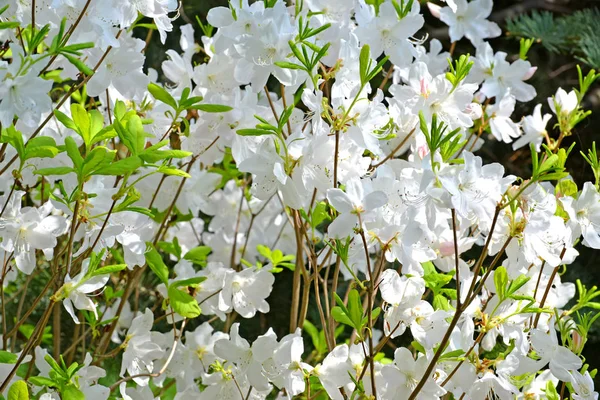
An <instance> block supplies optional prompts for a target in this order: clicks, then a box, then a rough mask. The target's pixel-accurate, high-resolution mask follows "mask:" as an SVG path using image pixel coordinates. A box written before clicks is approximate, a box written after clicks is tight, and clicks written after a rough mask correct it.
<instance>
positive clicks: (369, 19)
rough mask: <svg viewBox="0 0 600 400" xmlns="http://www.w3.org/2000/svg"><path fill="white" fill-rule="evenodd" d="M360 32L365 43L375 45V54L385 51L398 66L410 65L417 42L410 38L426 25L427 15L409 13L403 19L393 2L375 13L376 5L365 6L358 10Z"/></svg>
mask: <svg viewBox="0 0 600 400" xmlns="http://www.w3.org/2000/svg"><path fill="white" fill-rule="evenodd" d="M357 20H358V28H357V29H356V35H357V36H358V39H359V40H360V41H361V43H362V44H368V45H369V46H370V47H371V53H372V55H373V57H375V58H378V57H379V56H380V55H381V53H383V52H385V54H386V55H388V56H389V57H390V61H391V62H392V63H394V65H398V66H403V65H408V64H410V62H411V61H412V59H413V55H412V50H413V45H412V44H411V43H410V41H409V39H410V38H411V37H412V36H413V35H414V34H415V33H416V32H417V31H418V30H419V29H421V27H422V26H423V23H424V20H423V16H422V15H421V14H418V13H409V14H408V15H407V16H405V17H404V18H402V19H399V17H398V14H397V12H396V10H395V9H394V6H393V5H392V3H391V2H385V3H383V4H382V5H381V6H380V8H379V14H378V15H375V9H374V7H373V6H372V5H364V3H363V4H362V5H361V7H360V8H359V10H357Z"/></svg>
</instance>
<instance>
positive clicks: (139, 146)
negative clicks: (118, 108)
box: [127, 114, 147, 154]
mask: <svg viewBox="0 0 600 400" xmlns="http://www.w3.org/2000/svg"><path fill="white" fill-rule="evenodd" d="M127 130H128V131H129V133H130V134H131V135H132V138H133V143H134V144H135V149H136V153H134V154H138V153H140V152H141V151H142V150H144V145H145V144H146V136H147V135H146V132H144V124H143V123H142V119H141V118H140V117H139V116H138V115H137V114H134V115H132V116H131V117H130V118H129V121H127Z"/></svg>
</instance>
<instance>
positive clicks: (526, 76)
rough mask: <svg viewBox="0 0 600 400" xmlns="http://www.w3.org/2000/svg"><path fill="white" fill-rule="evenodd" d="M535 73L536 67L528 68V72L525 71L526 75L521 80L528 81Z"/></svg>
mask: <svg viewBox="0 0 600 400" xmlns="http://www.w3.org/2000/svg"><path fill="white" fill-rule="evenodd" d="M535 71H537V67H531V68H529V71H527V73H526V74H525V76H524V77H523V80H524V81H526V80H528V79H530V78H531V77H532V76H533V74H535Z"/></svg>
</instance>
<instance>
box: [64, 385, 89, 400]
mask: <svg viewBox="0 0 600 400" xmlns="http://www.w3.org/2000/svg"><path fill="white" fill-rule="evenodd" d="M61 397H62V398H63V399H69V400H85V395H84V394H83V392H82V391H81V390H79V389H78V388H77V387H75V385H73V384H70V385H68V386H66V387H65V388H64V389H63V390H62V391H61Z"/></svg>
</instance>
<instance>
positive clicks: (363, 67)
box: [358, 44, 371, 86]
mask: <svg viewBox="0 0 600 400" xmlns="http://www.w3.org/2000/svg"><path fill="white" fill-rule="evenodd" d="M358 61H359V71H360V83H361V85H363V86H364V85H366V84H367V82H368V80H367V78H368V74H369V68H370V67H371V49H370V47H369V45H368V44H365V45H364V46H363V47H362V49H360V56H359V58H358Z"/></svg>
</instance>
